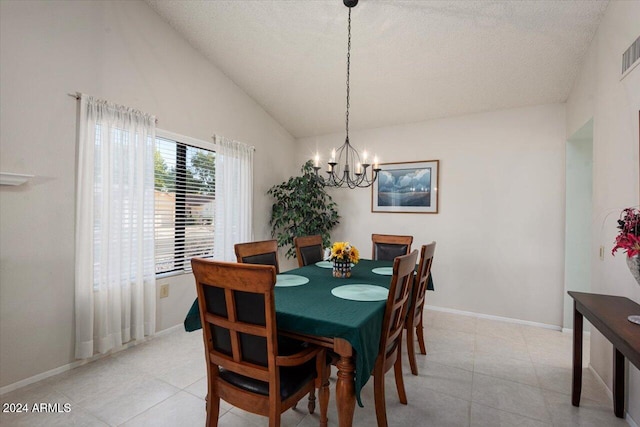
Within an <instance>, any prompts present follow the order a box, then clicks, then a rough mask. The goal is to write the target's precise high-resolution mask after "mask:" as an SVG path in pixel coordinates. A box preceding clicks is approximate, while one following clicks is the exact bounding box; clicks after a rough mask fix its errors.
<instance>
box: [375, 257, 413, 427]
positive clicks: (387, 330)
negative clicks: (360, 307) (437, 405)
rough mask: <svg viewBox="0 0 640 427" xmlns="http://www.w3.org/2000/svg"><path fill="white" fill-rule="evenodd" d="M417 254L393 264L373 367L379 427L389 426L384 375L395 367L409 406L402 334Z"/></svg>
mask: <svg viewBox="0 0 640 427" xmlns="http://www.w3.org/2000/svg"><path fill="white" fill-rule="evenodd" d="M417 259H418V251H413V252H411V253H410V254H409V255H404V256H399V257H396V259H395V260H394V262H393V276H392V278H391V287H390V288H389V296H388V297H387V305H386V307H385V311H384V319H383V321H382V334H381V335H380V350H379V352H378V356H377V358H376V362H375V366H374V368H373V379H374V398H375V406H376V418H377V420H378V427H387V409H386V404H385V392H384V374H385V373H386V372H388V371H389V370H390V369H391V367H392V366H393V368H394V374H395V379H396V389H397V390H398V396H399V397H400V403H402V404H403V405H406V404H407V393H406V391H405V389H404V381H403V379H402V331H403V330H404V324H405V318H406V315H407V309H408V306H409V293H410V292H411V287H412V285H413V271H414V269H415V266H416V261H417Z"/></svg>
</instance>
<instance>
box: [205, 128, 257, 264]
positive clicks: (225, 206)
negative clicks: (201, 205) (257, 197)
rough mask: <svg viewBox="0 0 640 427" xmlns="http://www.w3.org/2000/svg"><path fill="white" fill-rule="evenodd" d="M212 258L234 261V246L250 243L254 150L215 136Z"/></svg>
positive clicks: (251, 235) (251, 238)
mask: <svg viewBox="0 0 640 427" xmlns="http://www.w3.org/2000/svg"><path fill="white" fill-rule="evenodd" d="M213 141H214V142H215V144H216V214H215V222H216V225H215V240H214V242H215V243H214V248H215V259H217V260H220V261H233V262H235V260H236V255H235V252H234V250H233V245H234V244H236V243H240V242H248V241H251V240H253V228H252V225H251V218H252V212H253V151H254V148H253V147H251V146H249V145H247V144H243V143H241V142H237V141H232V140H230V139H227V138H224V137H221V136H218V135H215V136H214V137H213Z"/></svg>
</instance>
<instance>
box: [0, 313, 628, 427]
mask: <svg viewBox="0 0 640 427" xmlns="http://www.w3.org/2000/svg"><path fill="white" fill-rule="evenodd" d="M425 321H426V324H427V325H428V329H427V333H426V336H427V351H428V352H429V354H428V355H427V356H422V355H418V356H417V358H418V364H419V370H420V375H419V376H413V375H411V373H410V372H409V369H408V363H407V364H406V369H405V373H404V381H405V386H406V389H407V393H408V397H409V404H408V405H407V406H404V405H401V404H400V403H399V402H398V398H397V395H396V390H395V385H394V379H393V370H391V371H390V372H389V375H388V376H387V378H386V381H387V384H388V386H387V414H388V417H389V424H390V425H391V426H403V427H404V426H433V427H447V426H451V427H479V426H486V427H507V426H519V427H520V426H531V427H534V426H535V427H538V426H540V427H542V426H593V427H602V426H628V424H627V423H626V421H624V420H621V419H618V418H616V417H615V416H614V415H613V409H612V404H611V399H610V398H609V397H608V394H607V391H606V389H605V387H604V386H603V385H602V384H601V383H600V382H599V380H598V379H597V378H595V376H594V375H593V374H592V373H591V371H590V370H589V369H586V368H585V369H584V374H583V391H582V402H581V406H580V408H574V407H573V406H571V397H570V393H571V335H570V334H563V333H561V332H556V331H551V330H548V329H542V328H535V327H528V326H522V325H516V324H511V323H504V322H497V321H492V320H485V319H478V318H474V317H468V316H460V315H454V314H449V313H443V312H435V311H427V312H426V317H425ZM201 340H202V338H201V335H200V333H198V332H193V333H186V332H183V331H174V332H171V333H168V334H165V335H162V336H159V337H156V338H154V339H151V340H149V341H148V342H146V343H144V344H141V345H138V346H136V347H133V348H130V349H128V350H125V351H122V352H119V353H116V354H114V355H111V356H109V357H106V358H103V359H100V360H98V361H95V362H93V363H89V364H87V365H84V366H82V367H79V368H76V369H74V370H71V371H69V372H65V373H63V374H60V375H57V376H55V377H51V378H48V379H46V380H43V381H41V382H39V383H36V384H32V385H29V386H27V387H24V388H22V389H19V390H16V391H14V392H11V393H7V394H5V395H3V396H1V397H0V401H1V402H2V403H3V404H4V403H5V402H14V403H18V402H21V403H30V404H32V403H35V402H45V403H61V404H64V403H69V404H70V405H71V411H70V412H68V413H57V414H51V413H29V414H6V413H0V416H1V418H0V426H47V427H51V426H65V427H66V426H71V425H75V426H108V425H109V426H126V427H131V426H153V427H161V426H170V427H174V426H178V427H181V426H187V427H190V426H201V425H204V421H205V404H204V397H205V394H206V372H205V364H204V355H203V350H202V341H201ZM585 348H586V352H585V353H586V354H585V359H586V360H585V366H586V364H587V362H588V342H585ZM405 361H406V355H405ZM331 383H332V386H334V385H335V368H334V371H333V372H332V378H331ZM372 383H373V381H369V383H368V384H367V385H366V386H365V388H364V390H363V393H362V399H363V402H364V405H365V407H364V408H359V407H356V411H355V417H354V425H355V426H362V427H365V426H366V427H369V426H374V425H375V412H374V404H373V384H372ZM331 392H332V399H331V402H330V404H329V422H330V425H331V426H336V425H337V424H336V421H337V415H336V409H335V401H334V397H335V393H334V390H333V388H332V390H331ZM303 408H306V405H305V404H302V405H299V409H298V410H290V411H287V412H286V413H285V414H284V416H283V422H282V425H283V426H284V427H294V426H298V427H309V426H316V425H318V416H317V413H316V414H314V415H309V414H308V413H307V412H306V410H303ZM219 425H220V426H221V427H239V426H249V427H251V426H267V425H268V423H267V420H266V418H263V417H260V416H256V415H253V414H249V413H247V412H244V411H241V410H238V409H235V408H232V407H230V406H229V405H227V404H225V403H224V402H223V403H222V405H221V415H220V423H219Z"/></svg>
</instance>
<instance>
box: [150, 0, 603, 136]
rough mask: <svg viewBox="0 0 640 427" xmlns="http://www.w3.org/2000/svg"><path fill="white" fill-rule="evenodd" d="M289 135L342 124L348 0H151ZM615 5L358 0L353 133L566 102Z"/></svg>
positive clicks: (354, 24) (353, 57)
mask: <svg viewBox="0 0 640 427" xmlns="http://www.w3.org/2000/svg"><path fill="white" fill-rule="evenodd" d="M146 1H147V3H149V4H150V5H151V6H152V7H153V8H154V9H155V10H156V11H157V12H158V13H159V14H160V16H161V17H162V18H163V19H165V20H166V21H167V22H168V23H169V24H170V25H171V26H173V27H174V28H175V29H176V30H177V31H178V32H179V33H180V34H182V35H183V37H184V38H185V39H186V40H188V41H189V43H190V44H192V45H193V46H194V47H195V48H196V49H198V50H199V51H200V52H202V53H203V54H204V55H205V56H206V57H207V58H208V59H209V60H210V61H211V62H212V63H214V64H215V65H216V66H217V67H218V68H219V69H220V70H222V72H224V73H225V74H226V75H227V76H228V77H229V78H230V79H231V80H233V81H234V82H235V83H236V84H237V85H238V86H239V87H240V88H242V89H243V90H244V91H245V92H246V93H247V94H248V95H249V96H251V97H252V98H253V99H255V100H256V101H257V102H258V103H259V104H260V105H262V107H263V108H264V109H265V110H266V111H267V112H268V113H269V114H271V116H272V117H274V118H275V119H276V120H277V121H278V122H279V123H281V124H282V125H283V126H284V127H285V128H286V129H287V130H288V131H289V132H290V133H291V134H292V135H293V136H295V137H305V136H313V135H321V134H327V133H332V132H340V131H341V130H342V129H344V126H345V122H344V121H345V116H344V115H345V108H346V84H345V82H346V55H347V15H348V9H347V8H346V7H345V6H344V5H343V4H342V1H341V0H315V1H311V0H308V1H303V0H297V1H284V0H261V1H257V0H253V1H242V0H237V1H195V0H191V1H180V0H146ZM607 3H608V1H580V0H579V1H558V0H553V1H542V0H540V1H522V0H517V1H512V0H510V1H419V0H414V1H403V0H379V1H375V0H360V2H359V4H358V5H357V6H356V7H355V8H354V9H353V10H352V51H351V111H350V117H349V121H350V129H361V128H374V127H380V126H388V125H394V124H401V123H409V122H416V121H423V120H427V119H433V118H438V117H448V116H455V115H460V114H467V113H474V112H481V111H490V110H497V109H503V108H512V107H519V106H526V105H536V104H546V103H558V102H564V101H566V99H567V97H568V95H569V91H570V90H571V86H572V84H573V81H574V79H575V78H576V75H577V73H578V70H579V69H580V67H581V65H582V61H583V59H584V55H585V52H586V50H587V48H588V46H589V43H590V42H591V40H592V38H593V36H594V34H595V31H596V29H597V27H598V25H599V22H600V20H601V18H602V16H603V14H604V11H605V9H606V7H607Z"/></svg>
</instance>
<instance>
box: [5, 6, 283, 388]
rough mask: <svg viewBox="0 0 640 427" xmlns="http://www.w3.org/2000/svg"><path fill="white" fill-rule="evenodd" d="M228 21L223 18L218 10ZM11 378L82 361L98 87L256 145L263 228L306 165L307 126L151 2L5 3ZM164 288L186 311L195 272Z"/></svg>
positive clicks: (184, 124) (162, 122)
mask: <svg viewBox="0 0 640 427" xmlns="http://www.w3.org/2000/svg"><path fill="white" fill-rule="evenodd" d="M212 25H215V22H212ZM0 43H1V44H0V50H1V52H2V54H1V55H0V102H1V104H0V109H1V111H2V115H1V116H0V132H1V134H0V139H1V146H0V150H1V153H0V170H1V171H3V172H14V173H28V174H34V175H36V178H35V179H34V180H32V182H31V183H30V184H28V185H26V186H21V187H17V188H9V187H1V188H0V232H1V235H2V238H1V240H0V263H1V264H0V265H1V268H0V361H1V366H0V386H6V385H9V384H13V383H15V382H17V381H19V380H22V379H24V378H28V377H30V376H33V375H35V374H38V373H41V372H45V371H47V370H50V369H53V368H57V367H60V366H63V365H65V364H68V363H70V362H72V361H73V360H74V358H73V348H74V309H73V306H74V198H75V191H74V185H75V150H76V138H75V130H76V102H75V101H74V100H73V99H72V98H70V97H68V96H67V93H69V92H76V91H80V92H84V93H87V94H90V95H94V96H97V97H100V98H104V99H107V100H109V101H112V102H115V103H119V104H124V105H127V106H131V107H134V108H138V109H140V110H143V111H145V112H148V113H152V114H155V115H157V117H158V119H159V123H158V127H160V128H162V129H166V130H169V131H172V132H176V133H179V134H183V135H187V136H191V137H194V138H198V139H202V140H205V141H210V140H211V136H212V135H213V134H214V133H217V134H220V135H224V136H226V137H229V138H233V139H236V140H240V141H243V142H246V143H249V144H252V145H255V146H256V155H255V197H254V200H255V209H254V212H255V214H254V219H253V223H254V230H255V237H256V238H258V239H260V238H267V237H268V236H269V232H268V230H269V227H268V212H269V208H270V206H271V202H270V201H269V200H268V199H267V197H266V196H265V192H266V190H267V189H268V188H269V187H270V186H271V185H273V184H275V183H278V182H280V181H282V180H284V179H285V178H287V177H288V176H290V175H291V174H292V173H294V172H295V171H296V169H295V168H294V167H293V165H294V161H293V154H292V152H293V143H294V140H293V138H292V137H291V136H290V135H289V134H288V133H287V132H286V131H285V130H284V129H283V128H282V127H281V126H280V125H279V124H278V123H276V122H275V121H274V120H273V119H272V118H271V117H270V116H269V115H268V114H267V113H266V112H265V111H264V110H263V109H262V108H261V107H260V106H258V105H257V104H256V103H255V102H254V101H253V100H252V99H250V98H249V97H248V96H247V95H246V94H245V93H244V92H243V91H242V90H240V89H239V88H238V87H237V86H236V85H235V84H233V82H231V81H230V80H229V79H228V78H227V77H225V76H224V75H223V74H222V73H221V72H220V71H219V70H218V69H217V68H215V67H213V66H212V65H211V64H210V63H209V62H207V61H206V60H205V59H204V57H203V56H201V55H200V54H199V53H198V52H196V51H195V50H194V49H193V48H192V47H190V46H189V45H188V44H187V43H186V42H185V41H184V39H182V38H181V37H179V36H178V35H177V34H176V33H175V32H174V31H173V30H172V29H171V28H170V27H169V26H168V25H167V24H165V23H164V22H163V21H162V20H161V19H160V17H159V16H158V15H157V14H156V13H155V12H154V11H153V10H152V9H151V8H149V7H148V6H147V5H146V4H145V3H143V2H137V1H118V2H95V1H71V2H66V1H56V2H48V1H36V2H23V1H15V2H14V1H5V0H2V1H1V2H0ZM167 281H168V282H171V283H172V285H171V288H170V297H169V298H167V299H162V300H159V301H158V329H159V330H160V329H164V328H167V327H170V326H173V325H176V324H179V323H180V322H182V320H183V319H184V315H185V314H186V311H187V309H188V308H189V306H190V304H191V302H192V301H193V298H194V296H195V289H194V286H193V283H192V279H191V277H190V276H182V277H176V278H172V279H163V280H162V281H161V282H160V283H164V282H167Z"/></svg>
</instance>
